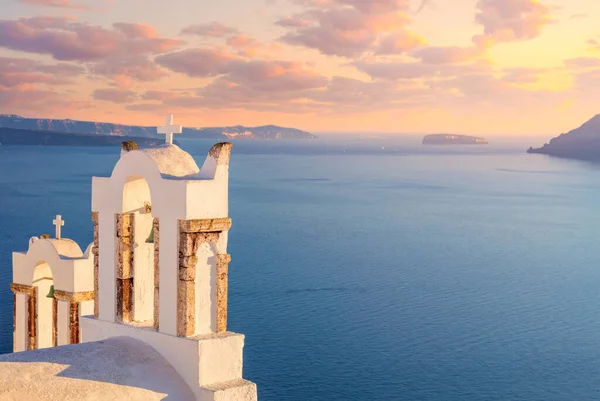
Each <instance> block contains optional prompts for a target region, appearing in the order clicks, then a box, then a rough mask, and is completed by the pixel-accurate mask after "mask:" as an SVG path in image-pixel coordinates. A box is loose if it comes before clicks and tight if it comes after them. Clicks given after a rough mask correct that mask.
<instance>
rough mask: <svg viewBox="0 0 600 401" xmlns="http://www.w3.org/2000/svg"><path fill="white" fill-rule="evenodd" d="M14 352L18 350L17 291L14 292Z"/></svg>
mask: <svg viewBox="0 0 600 401" xmlns="http://www.w3.org/2000/svg"><path fill="white" fill-rule="evenodd" d="M13 352H17V293H16V292H13Z"/></svg>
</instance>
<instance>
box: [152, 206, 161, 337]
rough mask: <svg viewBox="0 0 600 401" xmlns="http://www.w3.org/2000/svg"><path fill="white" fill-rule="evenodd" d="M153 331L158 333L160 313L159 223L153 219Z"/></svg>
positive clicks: (156, 219)
mask: <svg viewBox="0 0 600 401" xmlns="http://www.w3.org/2000/svg"><path fill="white" fill-rule="evenodd" d="M153 228H154V329H155V330H156V331H158V329H159V327H160V325H159V311H160V301H159V295H160V290H159V288H160V259H159V256H160V221H159V219H158V217H155V218H154V226H153Z"/></svg>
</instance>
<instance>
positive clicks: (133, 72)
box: [90, 56, 167, 87]
mask: <svg viewBox="0 0 600 401" xmlns="http://www.w3.org/2000/svg"><path fill="white" fill-rule="evenodd" d="M90 72H92V73H93V74H96V75H102V76H105V77H108V78H111V79H113V80H114V81H115V82H116V83H117V85H118V86H121V87H128V86H130V85H131V81H140V82H151V81H158V80H160V79H161V78H163V77H165V76H166V75H167V72H166V71H165V70H164V69H163V68H161V67H160V66H158V65H157V64H155V63H154V62H153V61H151V60H149V59H148V57H147V56H130V57H127V56H121V57H114V58H109V59H106V60H103V61H101V62H98V63H95V64H92V65H91V66H90Z"/></svg>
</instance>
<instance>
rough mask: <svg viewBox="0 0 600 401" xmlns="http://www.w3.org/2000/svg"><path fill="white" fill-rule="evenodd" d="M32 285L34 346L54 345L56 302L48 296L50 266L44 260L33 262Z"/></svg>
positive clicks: (52, 278)
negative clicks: (33, 296)
mask: <svg viewBox="0 0 600 401" xmlns="http://www.w3.org/2000/svg"><path fill="white" fill-rule="evenodd" d="M32 287H33V289H34V291H35V293H34V294H35V302H34V307H35V312H34V319H35V322H34V325H35V331H36V332H35V341H36V344H35V348H36V349H41V348H50V347H55V346H56V329H57V327H56V326H57V322H56V316H57V312H58V310H57V309H58V303H57V300H56V298H54V297H53V296H52V297H48V295H49V294H50V292H51V288H53V287H54V276H53V274H52V267H51V266H50V264H49V263H48V262H46V261H45V260H39V261H38V262H36V263H35V266H34V268H33V274H32Z"/></svg>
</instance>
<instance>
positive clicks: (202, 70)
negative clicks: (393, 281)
mask: <svg viewBox="0 0 600 401" xmlns="http://www.w3.org/2000/svg"><path fill="white" fill-rule="evenodd" d="M1 1H2V13H1V16H0V113H5V114H6V113H12V114H19V115H22V116H25V117H46V118H71V119H77V120H92V121H107V122H116V123H126V124H142V125H157V124H161V123H162V122H163V119H164V115H165V114H167V113H168V112H170V113H174V114H175V115H176V122H177V123H180V124H183V125H186V126H214V125H235V124H243V125H251V126H254V125H262V124H277V125H283V126H291V127H295V128H300V129H306V130H310V131H314V132H457V133H466V134H500V133H502V134H515V135H518V134H557V133H560V132H564V131H568V130H570V129H572V128H575V127H577V126H579V125H581V123H583V122H584V121H585V120H587V119H589V118H591V117H592V116H594V115H595V114H598V113H600V24H598V21H600V1H598V0H555V1H553V2H551V1H545V0H452V1H450V0H430V1H425V2H424V3H423V1H422V0H414V1H412V0H218V1H213V0H1Z"/></svg>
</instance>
